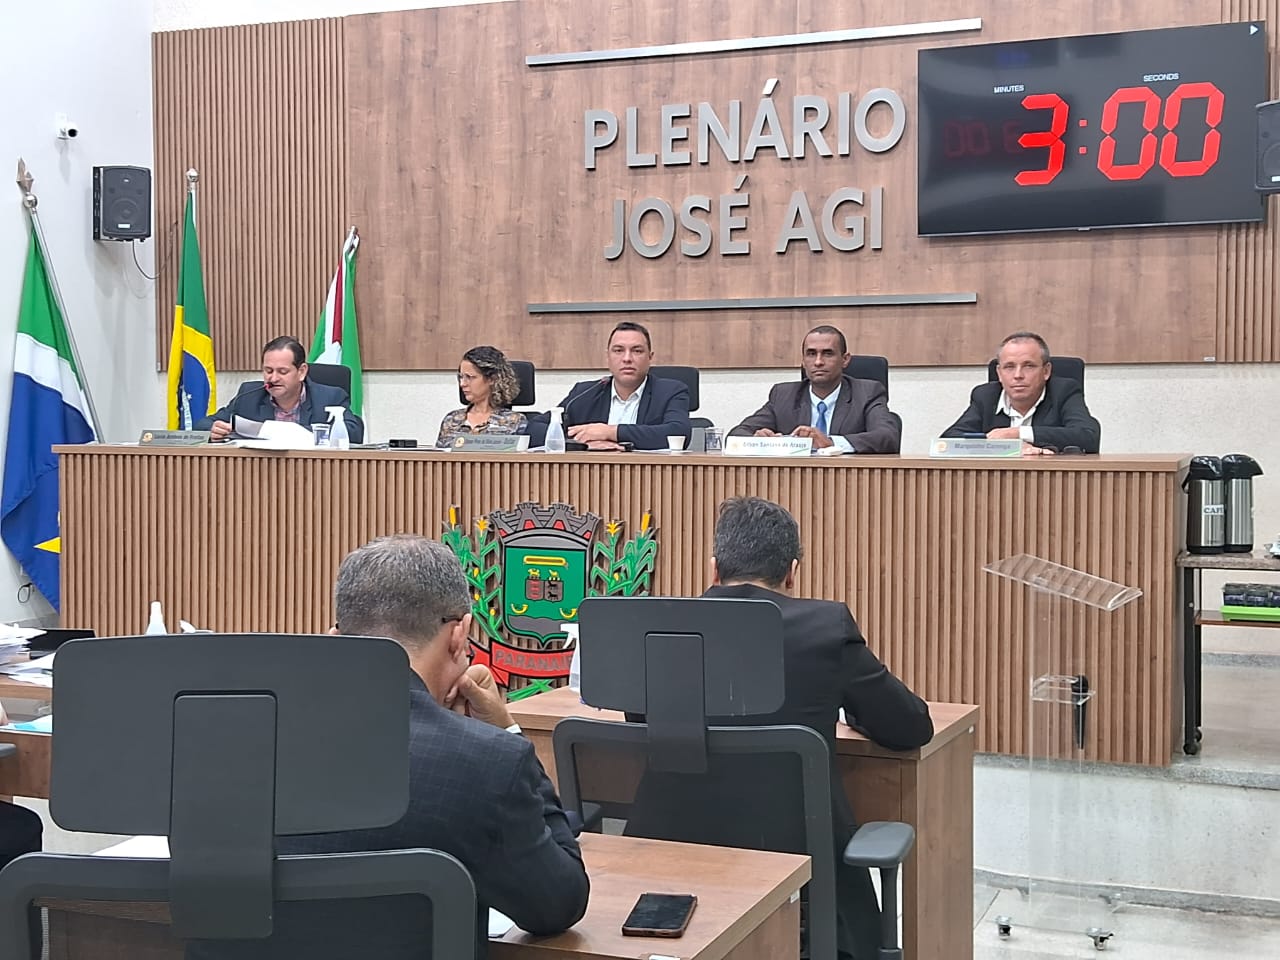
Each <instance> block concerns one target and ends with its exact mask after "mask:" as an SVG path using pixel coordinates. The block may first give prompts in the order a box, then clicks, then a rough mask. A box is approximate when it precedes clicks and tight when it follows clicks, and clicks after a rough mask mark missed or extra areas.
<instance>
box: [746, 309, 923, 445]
mask: <svg viewBox="0 0 1280 960" xmlns="http://www.w3.org/2000/svg"><path fill="white" fill-rule="evenodd" d="M800 359H801V362H802V363H803V364H804V377H805V378H804V379H803V380H792V381H790V382H789V383H778V384H774V386H773V389H772V390H770V391H769V399H768V401H767V402H766V403H765V405H764V406H763V407H761V408H760V409H759V410H757V411H756V412H755V413H753V414H752V415H751V416H749V417H747V419H745V420H743V421H742V422H741V423H740V424H738V425H737V426H736V427H734V428H733V429H732V430H730V431H729V436H731V437H752V436H755V437H777V436H787V435H790V436H793V437H812V438H813V447H814V449H815V450H821V449H824V448H826V447H835V448H836V449H838V450H839V451H840V452H841V453H897V452H898V451H899V449H900V448H901V446H902V420H901V418H900V417H899V416H898V415H897V414H896V413H894V412H893V411H891V410H890V409H889V394H888V391H887V390H885V388H884V385H883V384H881V383H879V382H877V381H875V380H860V379H855V378H853V377H850V376H846V375H845V372H844V368H845V366H846V365H847V364H848V363H849V348H848V345H847V344H846V342H845V339H844V334H843V333H841V332H840V331H839V330H837V329H836V328H835V327H831V326H827V325H826V324H823V325H822V326H820V327H814V328H813V329H812V330H810V331H809V332H808V333H807V334H805V338H804V343H803V345H802V346H801V349H800Z"/></svg>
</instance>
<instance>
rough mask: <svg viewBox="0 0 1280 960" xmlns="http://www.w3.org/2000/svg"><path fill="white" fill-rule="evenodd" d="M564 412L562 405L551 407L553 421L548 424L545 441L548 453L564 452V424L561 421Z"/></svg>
mask: <svg viewBox="0 0 1280 960" xmlns="http://www.w3.org/2000/svg"><path fill="white" fill-rule="evenodd" d="M563 413H564V409H563V408H562V407H552V409H551V422H550V423H549V424H547V439H546V440H545V441H544V445H545V446H546V448H547V453H564V424H563V423H561V422H560V417H561V415H562V414H563Z"/></svg>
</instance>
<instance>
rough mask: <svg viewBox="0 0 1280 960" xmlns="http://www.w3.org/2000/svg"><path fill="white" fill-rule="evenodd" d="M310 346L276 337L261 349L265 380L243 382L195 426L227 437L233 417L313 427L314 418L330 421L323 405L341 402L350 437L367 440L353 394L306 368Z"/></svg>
mask: <svg viewBox="0 0 1280 960" xmlns="http://www.w3.org/2000/svg"><path fill="white" fill-rule="evenodd" d="M309 369H310V368H309V365H308V364H307V351H305V350H303V349H302V344H300V343H299V342H298V341H297V340H295V339H294V338H293V337H276V338H275V339H274V340H272V341H271V342H270V343H268V344H267V345H266V346H265V347H263V348H262V382H261V383H247V384H241V386H240V391H239V392H238V393H237V394H236V395H235V397H234V398H232V400H231V402H230V403H228V404H227V405H226V406H225V407H223V408H222V409H221V410H219V411H217V412H216V413H215V414H214V415H213V416H211V417H205V418H204V419H202V420H197V421H196V424H195V429H197V430H208V431H209V432H210V433H211V434H212V437H211V439H213V440H226V439H227V437H229V436H230V435H231V432H232V430H233V429H234V424H235V418H236V417H244V418H245V419H246V420H256V421H257V422H258V423H263V422H265V421H267V420H285V421H288V422H289V423H296V424H299V425H300V426H303V427H305V428H306V429H308V430H310V429H311V425H312V424H313V423H327V422H328V420H329V414H328V412H327V411H326V410H325V407H342V408H343V410H344V411H345V412H344V414H343V420H344V421H345V422H346V424H347V436H348V437H349V438H350V439H351V442H352V443H363V442H364V421H363V420H361V419H360V418H359V417H357V416H356V415H355V414H354V413H352V412H351V398H350V397H349V396H347V391H345V390H343V389H342V388H341V387H331V386H329V385H328V384H324V383H316V382H315V381H313V380H312V379H311V378H310V377H309V376H307V373H308V371H309Z"/></svg>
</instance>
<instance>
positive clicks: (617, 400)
mask: <svg viewBox="0 0 1280 960" xmlns="http://www.w3.org/2000/svg"><path fill="white" fill-rule="evenodd" d="M648 384H649V378H648V377H645V378H644V380H643V381H641V383H640V386H638V387H636V390H635V393H633V394H631V396H629V397H627V399H625V400H623V399H622V398H621V397H619V396H618V387H617V385H616V384H614V385H613V386H612V387H611V388H610V390H609V425H610V426H615V425H617V424H619V423H635V422H636V417H637V416H639V414H640V398H641V397H642V396H643V395H644V388H645V387H646V386H648Z"/></svg>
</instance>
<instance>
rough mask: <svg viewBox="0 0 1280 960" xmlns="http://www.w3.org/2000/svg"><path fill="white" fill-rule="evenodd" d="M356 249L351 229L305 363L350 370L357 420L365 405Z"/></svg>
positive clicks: (352, 402) (352, 400) (352, 403)
mask: <svg viewBox="0 0 1280 960" xmlns="http://www.w3.org/2000/svg"><path fill="white" fill-rule="evenodd" d="M359 246H360V234H358V233H356V228H355V227H352V228H351V232H350V233H348V234H347V242H346V243H344V244H343V245H342V259H341V260H339V261H338V269H337V271H336V272H335V273H334V275H333V280H331V281H330V282H329V295H328V296H327V297H326V298H325V301H324V311H323V312H322V313H321V314H320V323H319V325H318V326H317V327H316V337H315V340H313V341H312V343H311V354H310V356H308V357H307V362H308V363H334V364H340V365H341V366H344V367H346V368H347V369H348V370H350V371H351V412H352V413H354V414H355V415H356V416H357V417H358V416H361V415H362V413H363V410H362V407H363V405H364V387H363V385H362V383H361V379H362V377H363V374H364V371H363V369H362V368H361V366H360V338H359V336H358V335H357V334H356V250H357V249H358V248H359Z"/></svg>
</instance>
